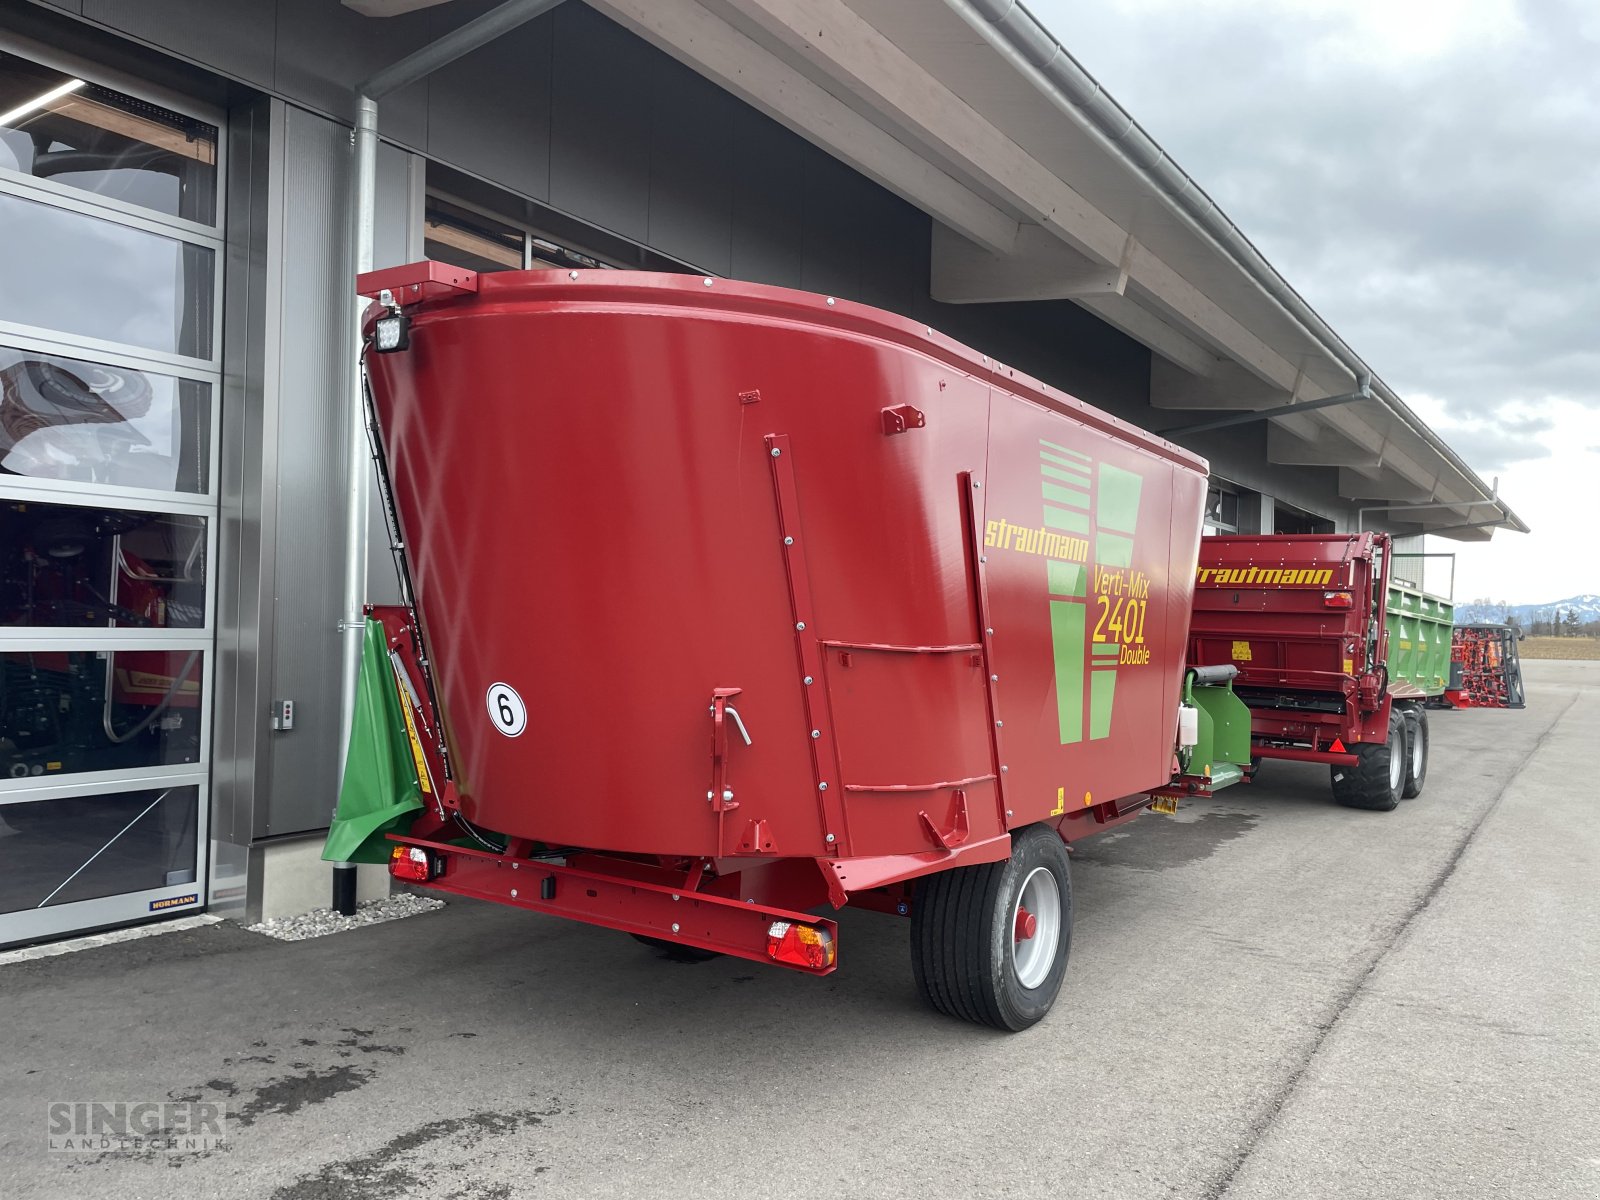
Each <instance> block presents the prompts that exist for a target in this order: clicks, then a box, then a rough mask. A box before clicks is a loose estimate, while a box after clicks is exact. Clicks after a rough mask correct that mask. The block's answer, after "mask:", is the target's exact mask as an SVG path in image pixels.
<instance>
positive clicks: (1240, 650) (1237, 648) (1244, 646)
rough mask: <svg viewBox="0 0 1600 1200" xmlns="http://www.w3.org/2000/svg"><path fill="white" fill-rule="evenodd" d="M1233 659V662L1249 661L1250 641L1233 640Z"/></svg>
mask: <svg viewBox="0 0 1600 1200" xmlns="http://www.w3.org/2000/svg"><path fill="white" fill-rule="evenodd" d="M1233 661H1234V662H1249V661H1250V643H1249V642H1235V643H1234V644H1233Z"/></svg>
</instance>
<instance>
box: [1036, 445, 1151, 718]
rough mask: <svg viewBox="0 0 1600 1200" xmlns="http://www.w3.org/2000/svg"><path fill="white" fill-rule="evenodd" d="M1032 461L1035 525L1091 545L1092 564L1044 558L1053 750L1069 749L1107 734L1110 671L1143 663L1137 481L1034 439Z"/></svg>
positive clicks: (1112, 691)
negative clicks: (1056, 731) (1057, 740)
mask: <svg viewBox="0 0 1600 1200" xmlns="http://www.w3.org/2000/svg"><path fill="white" fill-rule="evenodd" d="M1039 462H1040V466H1039V470H1040V473H1041V481H1040V498H1041V499H1042V500H1043V501H1044V527H1045V528H1046V529H1048V530H1060V531H1062V532H1064V533H1069V534H1081V535H1084V538H1086V539H1087V538H1091V537H1092V545H1093V548H1094V560H1093V563H1092V564H1085V563H1083V562H1081V561H1080V562H1071V561H1066V560H1064V559H1061V558H1056V557H1051V558H1049V559H1048V562H1047V570H1046V577H1047V579H1048V582H1049V588H1050V634H1051V641H1052V647H1053V650H1054V654H1055V667H1056V716H1057V719H1058V722H1059V725H1060V731H1061V744H1062V745H1068V744H1071V743H1074V742H1081V741H1083V740H1084V738H1085V737H1088V738H1090V739H1095V738H1104V737H1109V736H1110V735H1111V710H1112V705H1113V702H1114V701H1115V699H1116V691H1117V668H1118V667H1119V666H1124V665H1133V666H1137V665H1141V664H1143V663H1146V662H1148V661H1149V650H1148V649H1147V648H1146V647H1145V644H1144V640H1145V639H1144V623H1145V606H1146V603H1147V599H1148V595H1149V580H1148V579H1147V578H1146V577H1145V576H1144V574H1143V572H1140V571H1135V570H1134V569H1133V534H1134V531H1135V529H1136V528H1137V526H1138V524H1139V499H1140V496H1141V494H1142V492H1143V489H1144V479H1143V477H1142V476H1140V475H1137V474H1135V473H1134V472H1132V471H1125V470H1123V469H1122V468H1121V467H1113V466H1109V465H1107V464H1105V463H1099V464H1096V463H1095V462H1094V461H1093V460H1092V459H1091V458H1089V456H1088V455H1086V454H1081V453H1079V452H1078V451H1076V450H1069V449H1068V448H1067V447H1065V446H1062V445H1060V444H1059V443H1056V442H1051V441H1046V440H1045V439H1043V438H1041V439H1040V440H1039ZM1091 479H1092V481H1093V482H1092V484H1091ZM1091 489H1092V490H1091ZM1083 548H1084V547H1083V542H1082V541H1080V540H1079V539H1075V538H1074V539H1065V540H1062V541H1059V542H1057V543H1055V544H1053V545H1051V546H1049V547H1047V548H1046V550H1045V552H1046V553H1047V554H1049V553H1050V551H1051V550H1061V551H1063V552H1065V553H1070V554H1073V555H1074V556H1075V557H1076V556H1078V555H1079V554H1081V551H1082V549H1083ZM1091 648H1092V652H1091ZM1085 718H1087V721H1086V719H1085Z"/></svg>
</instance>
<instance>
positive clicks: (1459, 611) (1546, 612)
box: [1456, 592, 1600, 628]
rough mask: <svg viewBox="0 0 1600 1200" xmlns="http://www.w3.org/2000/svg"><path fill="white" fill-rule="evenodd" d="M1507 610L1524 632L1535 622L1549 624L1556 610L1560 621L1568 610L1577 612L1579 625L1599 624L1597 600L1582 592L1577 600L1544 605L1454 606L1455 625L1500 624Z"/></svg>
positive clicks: (1599, 597)
mask: <svg viewBox="0 0 1600 1200" xmlns="http://www.w3.org/2000/svg"><path fill="white" fill-rule="evenodd" d="M1508 609H1509V610H1510V612H1511V614H1512V615H1513V616H1515V617H1516V618H1517V623H1518V624H1519V625H1521V626H1523V627H1524V628H1526V627H1527V626H1529V625H1531V624H1532V623H1533V622H1534V620H1535V618H1537V619H1539V620H1546V621H1547V620H1549V619H1550V618H1551V617H1553V616H1554V615H1555V613H1556V611H1557V610H1560V612H1561V615H1562V616H1563V617H1564V616H1566V613H1567V610H1568V609H1576V610H1577V613H1578V623H1579V624H1580V625H1583V624H1587V623H1588V622H1590V621H1600V596H1597V595H1595V594H1594V593H1592V592H1586V593H1584V594H1583V595H1581V596H1568V597H1567V598H1566V599H1565V600H1552V601H1550V602H1549V603H1548V604H1510V605H1506V604H1481V603H1480V604H1457V605H1456V624H1457V625H1471V624H1474V623H1476V622H1481V621H1495V622H1498V621H1504V620H1505V617H1506V612H1507V610H1508Z"/></svg>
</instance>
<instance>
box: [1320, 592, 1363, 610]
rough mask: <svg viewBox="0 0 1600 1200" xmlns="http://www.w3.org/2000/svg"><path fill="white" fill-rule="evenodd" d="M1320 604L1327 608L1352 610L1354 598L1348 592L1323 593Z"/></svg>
mask: <svg viewBox="0 0 1600 1200" xmlns="http://www.w3.org/2000/svg"><path fill="white" fill-rule="evenodd" d="M1322 603H1323V604H1324V605H1326V606H1327V607H1328V608H1354V607H1355V598H1354V597H1352V596H1351V595H1350V593H1349V592H1323V593H1322Z"/></svg>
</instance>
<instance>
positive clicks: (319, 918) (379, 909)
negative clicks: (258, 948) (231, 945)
mask: <svg viewBox="0 0 1600 1200" xmlns="http://www.w3.org/2000/svg"><path fill="white" fill-rule="evenodd" d="M443 907H444V901H443V900H439V899H437V898H435V897H433V896H413V895H412V894H411V893H409V892H399V893H396V894H395V895H393V896H385V897H384V898H383V899H382V900H368V901H367V902H366V903H364V904H358V905H357V906H356V911H355V915H354V916H350V917H341V916H340V915H339V914H338V913H336V912H334V911H333V909H331V908H314V909H312V910H311V911H310V912H308V913H302V914H301V915H300V916H298V917H274V918H273V919H272V920H270V921H262V922H261V923H260V924H259V925H246V926H245V928H246V929H248V930H250V932H252V933H264V934H266V935H267V936H268V937H275V938H277V939H278V940H279V941H283V942H303V941H305V940H306V939H307V938H314V937H322V936H323V935H324V934H329V933H343V932H344V931H345V930H347V929H358V928H360V927H361V926H363V925H377V924H380V923H381V922H384V921H398V920H399V919H400V918H401V917H415V916H419V915H421V914H422V913H427V912H433V911H434V910H435V909H439V908H443Z"/></svg>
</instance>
